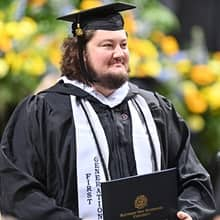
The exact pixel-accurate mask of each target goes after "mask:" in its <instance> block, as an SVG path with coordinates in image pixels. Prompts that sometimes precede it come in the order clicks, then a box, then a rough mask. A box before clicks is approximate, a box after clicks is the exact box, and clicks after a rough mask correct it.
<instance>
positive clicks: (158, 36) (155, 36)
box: [150, 31, 165, 44]
mask: <svg viewBox="0 0 220 220" xmlns="http://www.w3.org/2000/svg"><path fill="white" fill-rule="evenodd" d="M163 37H165V35H164V33H163V32H161V31H154V32H152V33H151V35H150V39H151V40H152V41H153V42H154V43H156V44H160V42H161V40H162V39H163Z"/></svg>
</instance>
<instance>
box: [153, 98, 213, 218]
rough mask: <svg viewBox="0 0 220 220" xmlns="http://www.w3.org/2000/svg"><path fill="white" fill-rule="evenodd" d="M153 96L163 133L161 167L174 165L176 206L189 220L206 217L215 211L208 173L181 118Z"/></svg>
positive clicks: (170, 105) (162, 99)
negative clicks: (159, 111)
mask: <svg viewBox="0 0 220 220" xmlns="http://www.w3.org/2000/svg"><path fill="white" fill-rule="evenodd" d="M157 98H158V100H159V102H160V107H161V108H162V110H161V112H163V113H162V114H161V115H162V116H160V117H159V119H158V121H160V123H159V126H158V127H159V129H160V130H161V133H162V134H163V135H162V139H163V142H162V143H163V155H164V164H165V168H168V167H173V166H176V167H177V168H178V176H179V177H178V191H179V193H178V194H179V196H178V208H179V210H182V211H185V212H187V213H189V214H190V215H191V216H192V218H193V220H200V219H209V218H210V216H211V215H212V214H213V213H214V211H215V201H214V196H213V195H214V193H213V188H212V184H211V180H210V176H209V174H208V172H207V171H206V169H205V168H204V167H203V166H202V164H201V163H200V161H199V160H198V158H197V156H196V154H195V153H194V150H193V147H192V146H191V143H190V142H191V141H190V130H189V128H188V126H187V125H186V123H185V121H184V120H183V119H182V117H181V116H180V115H179V114H178V113H177V112H176V110H175V109H174V107H173V106H172V104H171V103H170V102H169V101H168V100H167V99H165V98H164V97H161V96H158V95H157ZM161 118H162V119H161ZM164 128H165V129H164ZM162 130H163V132H162ZM207 147H208V146H207Z"/></svg>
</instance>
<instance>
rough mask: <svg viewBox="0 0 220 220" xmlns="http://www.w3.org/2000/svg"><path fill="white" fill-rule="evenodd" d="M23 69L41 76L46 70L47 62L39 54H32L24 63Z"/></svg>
mask: <svg viewBox="0 0 220 220" xmlns="http://www.w3.org/2000/svg"><path fill="white" fill-rule="evenodd" d="M23 70H24V71H25V72H26V73H27V74H29V75H33V76H41V75H43V74H44V73H45V71H46V64H45V62H44V60H43V58H42V57H41V56H40V55H38V54H32V55H31V56H30V57H28V58H27V59H26V60H25V61H24V63H23Z"/></svg>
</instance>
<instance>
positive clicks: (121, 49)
mask: <svg viewBox="0 0 220 220" xmlns="http://www.w3.org/2000/svg"><path fill="white" fill-rule="evenodd" d="M86 63H87V67H88V71H91V74H93V77H94V79H95V80H96V84H98V85H99V86H102V87H105V88H107V89H117V88H119V87H120V86H121V85H122V84H123V83H124V82H125V81H127V80H128V72H129V67H128V63H129V51H128V47H127V36H126V33H125V31H124V30H119V31H105V30H97V31H96V32H95V34H94V36H93V37H92V39H91V40H90V41H89V42H88V43H87V47H86Z"/></svg>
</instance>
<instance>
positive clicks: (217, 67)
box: [208, 59, 220, 76]
mask: <svg viewBox="0 0 220 220" xmlns="http://www.w3.org/2000/svg"><path fill="white" fill-rule="evenodd" d="M208 67H209V68H210V69H211V71H212V72H213V73H214V74H215V75H218V76H220V59H219V60H210V61H209V62H208Z"/></svg>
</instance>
